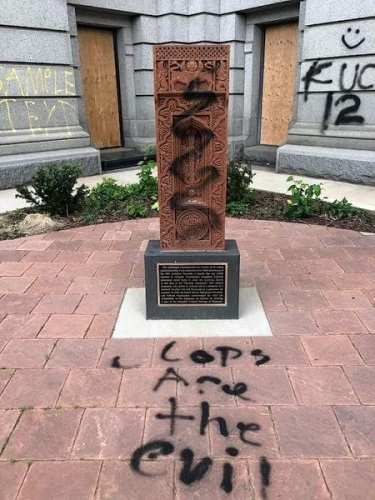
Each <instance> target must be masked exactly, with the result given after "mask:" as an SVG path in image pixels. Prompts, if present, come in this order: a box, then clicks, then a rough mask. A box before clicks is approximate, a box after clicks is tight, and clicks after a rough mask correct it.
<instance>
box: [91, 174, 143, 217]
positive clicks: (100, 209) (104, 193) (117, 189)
mask: <svg viewBox="0 0 375 500" xmlns="http://www.w3.org/2000/svg"><path fill="white" fill-rule="evenodd" d="M133 189H134V188H132V185H131V184H130V185H123V184H118V182H117V181H116V180H115V179H110V178H104V179H103V180H102V181H101V182H100V183H99V184H97V185H96V186H95V187H94V188H92V190H91V191H90V194H89V195H88V197H87V200H86V204H85V210H84V214H83V216H84V218H85V219H86V220H94V219H96V218H97V217H99V216H105V215H110V214H111V213H116V212H119V211H121V210H125V206H126V204H127V202H128V200H129V199H130V198H131V197H132V194H133V193H132V191H133Z"/></svg>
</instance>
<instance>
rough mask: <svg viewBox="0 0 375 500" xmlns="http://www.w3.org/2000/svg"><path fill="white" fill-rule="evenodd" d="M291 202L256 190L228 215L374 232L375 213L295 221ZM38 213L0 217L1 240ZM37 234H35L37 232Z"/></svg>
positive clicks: (63, 223) (76, 220) (70, 223)
mask: <svg viewBox="0 0 375 500" xmlns="http://www.w3.org/2000/svg"><path fill="white" fill-rule="evenodd" d="M287 199H288V196H287V195H284V194H279V193H271V192H267V191H260V190H256V191H254V203H253V204H252V205H249V206H248V208H247V211H246V213H245V214H242V215H233V216H231V215H228V216H229V217H234V218H238V219H249V220H253V219H256V220H274V221H284V222H298V223H302V224H318V225H321V226H328V227H335V228H341V229H350V230H353V231H359V232H368V233H375V213H374V212H368V211H364V213H363V215H362V214H361V215H352V216H350V217H345V218H341V219H340V218H338V217H332V216H327V215H325V214H318V215H314V216H312V217H306V218H300V219H294V218H293V219H292V218H290V217H286V216H285V215H284V214H283V207H284V205H285V203H286V200H287ZM36 212H38V210H37V209H35V208H25V209H22V210H16V211H14V212H7V213H6V214H3V215H1V216H0V218H1V222H0V240H5V239H14V238H19V237H23V236H25V234H24V233H22V232H21V231H20V230H19V228H18V223H19V222H20V221H21V220H23V219H24V217H25V216H26V215H28V214H31V213H36ZM158 216H159V213H158V212H157V211H155V210H152V209H151V208H150V207H148V214H147V217H158ZM54 220H56V221H57V222H58V223H59V227H58V228H57V229H56V230H61V229H69V228H74V227H79V226H87V225H90V224H100V223H108V222H119V221H126V220H132V219H131V217H128V216H127V215H126V214H125V213H124V212H123V211H118V212H115V213H112V214H110V215H106V216H103V217H100V218H98V219H96V220H93V221H90V222H88V221H87V220H84V219H83V218H82V217H79V216H72V217H66V218H63V217H61V218H60V217H54ZM34 234H35V233H34Z"/></svg>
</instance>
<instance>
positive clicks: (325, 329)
mask: <svg viewBox="0 0 375 500" xmlns="http://www.w3.org/2000/svg"><path fill="white" fill-rule="evenodd" d="M312 315H313V317H314V319H315V321H316V324H317V325H318V328H319V330H320V331H321V332H322V333H323V334H328V335H337V334H340V333H347V334H349V333H367V329H366V327H365V326H364V324H363V323H362V322H361V321H360V320H359V318H358V317H357V316H356V315H355V313H354V312H352V311H345V314H343V312H342V311H313V312H312Z"/></svg>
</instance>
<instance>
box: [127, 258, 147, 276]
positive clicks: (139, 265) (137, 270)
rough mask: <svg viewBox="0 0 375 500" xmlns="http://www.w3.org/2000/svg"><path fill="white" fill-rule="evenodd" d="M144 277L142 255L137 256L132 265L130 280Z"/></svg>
mask: <svg viewBox="0 0 375 500" xmlns="http://www.w3.org/2000/svg"><path fill="white" fill-rule="evenodd" d="M144 275H145V265H144V259H143V254H141V255H139V256H138V257H136V258H135V259H134V264H133V267H132V270H131V273H130V276H131V277H132V278H144Z"/></svg>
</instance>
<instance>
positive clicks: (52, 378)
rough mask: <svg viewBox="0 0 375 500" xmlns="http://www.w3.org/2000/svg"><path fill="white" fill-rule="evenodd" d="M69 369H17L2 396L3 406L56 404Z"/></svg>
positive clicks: (34, 406) (18, 406) (45, 405)
mask: <svg viewBox="0 0 375 500" xmlns="http://www.w3.org/2000/svg"><path fill="white" fill-rule="evenodd" d="M67 374H68V371H67V370H61V369H59V370H36V369H32V370H30V369H25V370H17V371H16V373H15V374H14V376H13V377H12V380H11V381H10V382H9V384H8V386H7V388H6V389H5V391H4V392H3V393H2V395H1V396H0V407H1V408H22V407H24V408H25V407H33V408H47V407H51V406H54V405H55V403H56V401H57V398H58V397H59V392H60V390H61V388H62V386H63V384H64V382H65V379H66V377H67Z"/></svg>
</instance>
